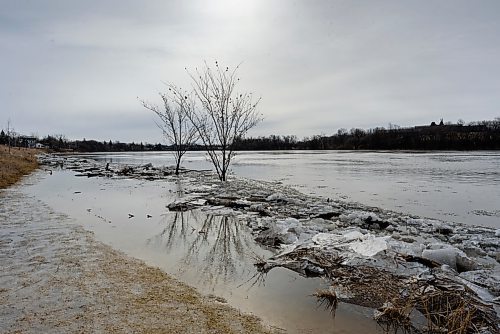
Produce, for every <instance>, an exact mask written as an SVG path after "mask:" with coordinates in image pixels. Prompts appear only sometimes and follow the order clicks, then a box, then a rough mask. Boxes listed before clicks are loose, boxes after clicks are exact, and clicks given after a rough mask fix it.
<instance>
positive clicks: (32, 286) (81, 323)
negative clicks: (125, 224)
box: [0, 187, 267, 333]
mask: <svg viewBox="0 0 500 334" xmlns="http://www.w3.org/2000/svg"><path fill="white" fill-rule="evenodd" d="M0 267H1V272H0V332H1V333H76V332H78V333H266V332H267V331H266V330H265V329H264V328H263V326H262V325H261V324H260V322H259V320H258V319H256V318H254V317H252V316H248V315H242V314H240V312H238V311H237V310H235V309H233V308H230V307H229V306H227V305H225V304H224V303H223V302H220V301H218V300H217V298H215V297H213V298H211V297H205V296H202V295H200V294H199V293H198V292H197V291H195V290H194V289H193V288H191V287H189V286H186V285H184V284H182V283H180V282H178V281H176V280H175V279H173V278H170V277H169V276H168V275H166V274H165V273H163V272H162V271H160V270H159V269H156V268H152V267H150V266H147V265H146V264H144V263H143V262H141V261H138V260H135V259H132V258H130V257H127V256H125V255H123V254H122V253H120V252H117V251H115V250H113V249H112V248H110V247H108V246H106V245H104V244H102V243H100V242H97V241H96V240H95V239H94V237H93V235H92V233H90V232H87V231H84V230H83V229H82V228H80V227H78V226H76V225H73V224H71V222H70V221H69V218H68V217H66V216H64V215H61V214H58V213H56V212H54V211H53V210H52V209H51V208H49V207H47V206H46V205H45V204H43V203H42V202H40V201H39V200H37V199H36V198H32V197H28V196H26V195H24V194H23V193H22V192H21V191H19V189H18V188H17V187H13V188H8V189H5V190H0Z"/></svg>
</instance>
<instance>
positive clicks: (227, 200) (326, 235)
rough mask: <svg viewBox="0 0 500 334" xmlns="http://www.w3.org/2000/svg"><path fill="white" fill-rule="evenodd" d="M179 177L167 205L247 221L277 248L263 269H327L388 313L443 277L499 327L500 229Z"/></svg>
mask: <svg viewBox="0 0 500 334" xmlns="http://www.w3.org/2000/svg"><path fill="white" fill-rule="evenodd" d="M43 160H44V158H42V161H43ZM45 162H46V163H48V164H52V165H54V166H61V165H64V167H65V168H67V169H72V170H74V172H76V173H77V176H86V177H95V176H102V177H114V178H139V179H146V180H148V179H151V180H157V179H166V180H172V179H173V176H172V175H171V174H172V173H171V171H170V170H169V169H168V168H157V167H153V166H152V165H151V164H147V165H144V166H122V165H115V164H111V165H110V166H109V168H105V167H104V165H103V164H100V163H97V162H96V161H89V160H85V159H79V158H74V157H55V156H50V157H49V156H47V157H46V158H45ZM181 179H182V180H183V181H184V183H185V185H186V189H185V195H184V197H183V198H182V199H181V200H179V201H176V202H173V203H171V204H170V205H169V209H170V210H172V211H185V210H190V209H193V208H198V209H201V210H205V211H207V212H209V213H211V214H219V215H233V216H236V217H237V218H238V219H242V220H244V221H246V224H247V225H248V226H249V227H251V228H252V230H253V231H254V236H255V238H256V240H257V241H259V242H260V243H261V244H263V245H266V246H271V247H274V248H276V249H277V250H278V251H279V252H280V254H278V255H277V256H275V257H273V258H271V259H265V260H264V261H262V263H259V266H260V268H261V270H263V271H266V270H271V269H272V268H273V267H276V266H282V267H286V268H288V269H291V270H294V271H297V272H299V273H301V274H302V275H305V276H326V277H328V278H330V280H331V282H332V288H331V290H332V292H333V293H332V295H335V298H336V300H338V301H340V302H348V303H354V304H358V305H364V306H370V307H373V308H379V311H380V312H382V315H384V314H385V315H386V314H387V307H386V308H385V310H384V308H383V307H384V305H385V304H386V303H387V302H389V301H391V300H392V301H396V299H397V298H398V297H400V296H401V293H403V292H404V291H405V290H406V291H408V289H410V288H411V289H413V290H415V289H423V288H429V287H432V288H433V289H438V290H439V289H441V287H442V285H443V284H444V283H445V282H447V284H448V285H449V284H451V283H452V284H454V285H455V290H456V289H457V288H460V289H464V288H465V289H466V291H467V296H466V297H464V298H465V299H464V298H463V300H464V301H465V302H468V303H469V304H470V306H471V307H474V309H475V312H477V314H479V316H477V317H476V318H475V320H474V321H475V323H474V325H476V326H477V325H481V326H483V327H484V326H486V327H487V328H490V330H492V332H494V331H495V330H498V328H494V327H491V326H493V325H492V324H495V321H496V320H497V319H498V309H499V308H498V297H499V294H500V291H498V286H499V285H498V283H499V282H500V274H499V272H500V270H499V265H498V261H499V249H500V240H499V239H500V238H499V237H500V231H498V230H496V231H495V230H494V229H492V228H487V227H478V226H468V225H464V224H459V223H457V224H450V223H446V222H443V221H438V220H434V219H421V218H419V217H415V216H409V215H402V214H400V213H396V212H391V211H388V210H383V209H379V208H372V207H366V206H363V205H361V204H356V203H347V202H342V201H336V200H332V201H329V200H328V201H327V200H325V199H320V198H314V197H312V196H307V195H304V194H302V193H300V192H299V191H296V190H293V189H291V188H289V187H285V186H281V185H277V184H275V183H272V182H262V181H253V180H246V179H240V178H234V177H232V178H231V179H230V181H229V182H226V183H221V182H218V181H217V180H216V179H215V178H214V177H213V175H212V173H210V172H206V171H198V172H196V171H184V173H182V176H181ZM325 259H328V260H325ZM332 259H334V260H335V259H336V260H335V261H333V260H332ZM353 271H354V272H356V275H352V273H353ZM353 277H356V279H353ZM369 277H379V280H371V281H370V280H369V279H368V278H369ZM387 280H389V281H390V282H392V283H393V285H394V286H395V288H394V289H393V291H390V289H382V290H379V291H378V292H377V291H373V292H372V294H371V295H372V297H375V296H378V298H366V296H369V295H370V294H368V292H370V290H373V287H374V286H377V287H378V286H382V287H383V286H385V285H387V284H384V283H386V281H387ZM360 281H363V282H365V283H366V284H360ZM415 282H416V284H414V283H415ZM455 290H453V289H452V291H455ZM440 291H442V289H441V290H440ZM361 296H365V298H364V300H363V298H360V297H361ZM415 298H416V297H415ZM420 298H422V297H421V296H420ZM478 300H479V302H478ZM417 304H418V301H416V302H415V305H414V306H415V307H418V305H417ZM384 311H385V313H384ZM379 319H380V318H379ZM488 323H489V325H488ZM486 327H485V328H486Z"/></svg>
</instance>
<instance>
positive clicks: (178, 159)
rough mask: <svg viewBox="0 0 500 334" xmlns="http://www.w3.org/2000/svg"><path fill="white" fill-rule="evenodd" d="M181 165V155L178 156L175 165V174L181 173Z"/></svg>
mask: <svg viewBox="0 0 500 334" xmlns="http://www.w3.org/2000/svg"><path fill="white" fill-rule="evenodd" d="M180 165H181V157H178V158H177V162H176V165H175V175H179V167H180Z"/></svg>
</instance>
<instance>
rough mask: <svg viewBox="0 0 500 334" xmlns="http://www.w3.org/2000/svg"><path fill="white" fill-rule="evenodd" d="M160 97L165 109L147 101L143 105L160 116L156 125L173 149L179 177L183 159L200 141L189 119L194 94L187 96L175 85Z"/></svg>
mask: <svg viewBox="0 0 500 334" xmlns="http://www.w3.org/2000/svg"><path fill="white" fill-rule="evenodd" d="M160 96H161V98H162V100H163V109H160V108H159V107H158V106H156V105H153V104H150V103H147V102H145V101H141V103H142V105H143V106H144V107H145V108H146V109H149V110H151V111H152V112H154V113H155V114H156V115H157V116H158V118H159V121H158V122H156V125H157V126H158V127H159V128H160V129H161V130H162V132H163V136H164V137H165V139H166V140H167V142H168V143H169V144H170V145H171V146H172V148H173V153H174V158H175V174H176V175H179V168H180V165H181V160H182V157H183V156H184V154H185V153H186V152H187V150H188V149H189V148H190V147H191V146H192V145H193V144H194V143H195V142H196V141H197V139H198V132H197V129H196V128H195V127H194V126H193V125H192V123H191V122H190V120H189V118H188V117H187V116H188V114H191V113H192V112H193V111H192V110H193V108H194V99H193V98H192V94H187V93H185V92H183V91H182V90H181V89H180V88H178V87H176V86H173V85H169V86H168V93H166V94H162V93H160Z"/></svg>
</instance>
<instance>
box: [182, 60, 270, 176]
mask: <svg viewBox="0 0 500 334" xmlns="http://www.w3.org/2000/svg"><path fill="white" fill-rule="evenodd" d="M238 68H239V66H237V67H235V68H234V69H233V70H230V69H229V68H228V67H226V68H222V67H220V65H219V64H218V63H217V62H215V68H211V67H210V66H209V65H208V64H207V63H205V67H204V68H203V69H201V70H198V69H196V72H195V74H193V73H190V72H188V73H189V76H190V77H191V79H192V84H193V89H194V94H195V96H196V97H197V99H198V100H199V101H200V104H201V107H200V108H199V109H193V110H190V112H189V113H188V117H189V119H190V120H191V122H192V124H193V126H194V127H195V129H196V130H197V132H198V134H199V136H200V139H201V141H202V142H203V145H204V146H205V149H206V151H207V153H208V156H209V158H210V160H211V161H212V164H213V165H214V167H215V171H216V172H217V175H218V176H219V179H220V180H221V181H226V178H227V173H228V170H229V165H230V164H231V160H232V158H233V157H234V143H235V140H237V139H239V138H243V137H244V136H245V134H246V133H247V132H248V130H250V129H251V128H253V127H254V126H255V125H257V123H259V122H260V121H261V117H260V115H259V114H258V113H257V111H256V108H257V104H258V103H259V101H260V98H258V99H257V100H256V101H254V99H253V97H252V94H251V93H238V92H236V90H235V89H236V86H237V84H238V82H239V78H237V76H236V71H237V70H238Z"/></svg>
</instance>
